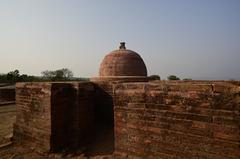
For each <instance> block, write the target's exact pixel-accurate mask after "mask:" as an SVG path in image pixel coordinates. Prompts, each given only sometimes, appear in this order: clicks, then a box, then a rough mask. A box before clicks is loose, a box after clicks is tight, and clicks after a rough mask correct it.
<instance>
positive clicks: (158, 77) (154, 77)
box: [148, 75, 161, 81]
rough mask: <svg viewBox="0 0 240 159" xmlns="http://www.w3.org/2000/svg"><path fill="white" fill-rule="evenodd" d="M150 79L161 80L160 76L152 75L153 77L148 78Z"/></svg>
mask: <svg viewBox="0 0 240 159" xmlns="http://www.w3.org/2000/svg"><path fill="white" fill-rule="evenodd" d="M148 79H149V80H150V81H152V80H161V78H160V76H159V75H151V76H149V77H148Z"/></svg>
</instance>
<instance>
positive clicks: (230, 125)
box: [114, 81, 240, 159]
mask: <svg viewBox="0 0 240 159" xmlns="http://www.w3.org/2000/svg"><path fill="white" fill-rule="evenodd" d="M114 94H115V98H114V125H115V157H116V158H154V159H155V158H166V159H169V158H174V159H175V158H181V159H182V158H208V159H210V158H211V159H216V158H217V159H226V158H231V159H237V158H239V157H240V148H239V147H240V135H239V134H240V128H239V123H240V118H239V109H240V88H239V85H232V84H230V83H227V82H207V83H206V82H194V81H193V82H179V83H176V82H157V83H124V84H117V85H115V86H114Z"/></svg>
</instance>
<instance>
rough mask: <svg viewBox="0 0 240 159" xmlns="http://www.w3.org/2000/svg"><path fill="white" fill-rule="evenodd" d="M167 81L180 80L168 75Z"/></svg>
mask: <svg viewBox="0 0 240 159" xmlns="http://www.w3.org/2000/svg"><path fill="white" fill-rule="evenodd" d="M168 80H180V78H178V77H177V76H175V75H170V76H168Z"/></svg>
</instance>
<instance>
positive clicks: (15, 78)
mask: <svg viewBox="0 0 240 159" xmlns="http://www.w3.org/2000/svg"><path fill="white" fill-rule="evenodd" d="M41 74H42V76H32V75H27V74H20V73H19V70H17V69H16V70H14V71H10V72H8V73H7V74H0V83H16V82H47V81H89V79H88V78H81V77H74V76H73V72H72V71H71V70H69V69H67V68H63V69H59V70H55V71H49V70H46V71H43V72H42V73H41Z"/></svg>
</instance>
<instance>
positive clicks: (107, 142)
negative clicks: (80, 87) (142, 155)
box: [87, 85, 114, 156]
mask: <svg viewBox="0 0 240 159" xmlns="http://www.w3.org/2000/svg"><path fill="white" fill-rule="evenodd" d="M111 94H112V93H111V90H109V91H107V90H106V89H103V88H102V87H101V86H98V85H96V86H95V108H94V114H95V138H94V140H93V143H92V144H91V145H90V146H89V148H88V152H87V155H88V156H98V155H112V154H113V151H114V112H113V98H112V95H111Z"/></svg>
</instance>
